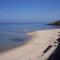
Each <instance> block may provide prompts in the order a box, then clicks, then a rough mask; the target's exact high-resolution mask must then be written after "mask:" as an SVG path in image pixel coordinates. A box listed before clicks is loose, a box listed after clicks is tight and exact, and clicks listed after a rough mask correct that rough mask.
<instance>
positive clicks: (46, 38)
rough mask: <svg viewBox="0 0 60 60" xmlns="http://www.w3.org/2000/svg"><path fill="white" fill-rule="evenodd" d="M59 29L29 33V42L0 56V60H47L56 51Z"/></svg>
mask: <svg viewBox="0 0 60 60" xmlns="http://www.w3.org/2000/svg"><path fill="white" fill-rule="evenodd" d="M59 32H60V29H51V30H42V31H35V32H29V33H27V35H30V36H32V38H31V40H30V41H29V42H28V43H26V44H25V45H23V46H20V47H17V48H14V49H12V50H10V51H6V52H4V53H1V54H0V60H47V58H48V57H49V56H50V55H51V54H52V52H53V51H54V50H55V49H56V47H57V45H58V44H56V43H54V42H57V41H56V39H57V38H58V37H59V36H58V35H59Z"/></svg>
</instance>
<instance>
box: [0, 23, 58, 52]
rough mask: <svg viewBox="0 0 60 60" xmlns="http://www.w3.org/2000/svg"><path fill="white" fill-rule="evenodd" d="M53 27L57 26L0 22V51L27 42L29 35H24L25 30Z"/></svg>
mask: <svg viewBox="0 0 60 60" xmlns="http://www.w3.org/2000/svg"><path fill="white" fill-rule="evenodd" d="M55 28H59V27H56V26H50V25H46V24H41V23H1V24H0V52H2V51H5V50H7V49H11V48H14V47H17V46H21V45H23V44H25V43H27V41H29V38H30V36H28V35H26V33H27V32H31V31H38V30H46V29H55Z"/></svg>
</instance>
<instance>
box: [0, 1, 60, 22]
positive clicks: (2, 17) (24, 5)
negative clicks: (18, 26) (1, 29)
mask: <svg viewBox="0 0 60 60" xmlns="http://www.w3.org/2000/svg"><path fill="white" fill-rule="evenodd" d="M59 19H60V0H0V23H1V22H3V23H4V22H17V23H18V22H20V23H21V22H50V21H55V20H59Z"/></svg>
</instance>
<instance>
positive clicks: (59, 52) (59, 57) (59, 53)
mask: <svg viewBox="0 0 60 60" xmlns="http://www.w3.org/2000/svg"><path fill="white" fill-rule="evenodd" d="M57 41H58V42H59V43H58V46H57V48H56V50H55V51H54V52H53V53H52V55H51V56H50V57H49V58H48V60H60V35H59V38H58V39H57Z"/></svg>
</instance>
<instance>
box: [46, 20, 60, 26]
mask: <svg viewBox="0 0 60 60" xmlns="http://www.w3.org/2000/svg"><path fill="white" fill-rule="evenodd" d="M47 25H54V26H60V20H58V21H55V22H52V23H49V24H47Z"/></svg>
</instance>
